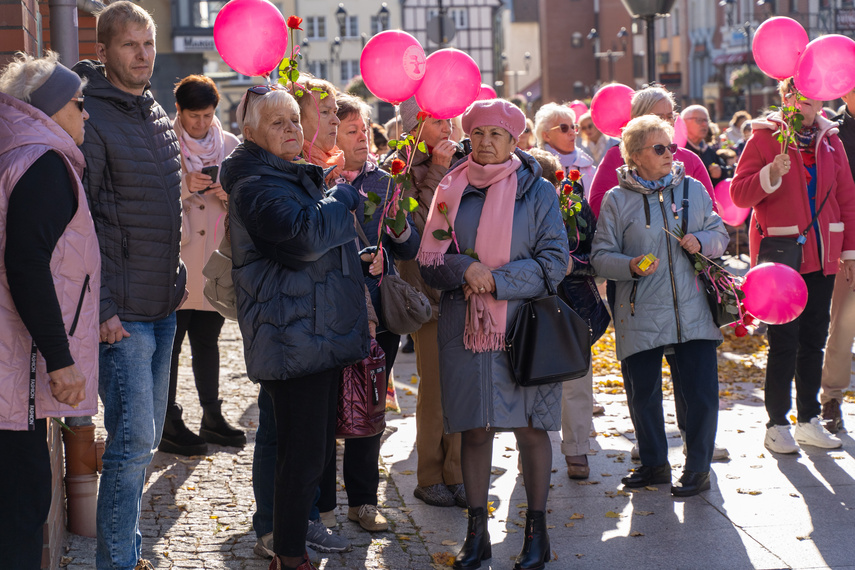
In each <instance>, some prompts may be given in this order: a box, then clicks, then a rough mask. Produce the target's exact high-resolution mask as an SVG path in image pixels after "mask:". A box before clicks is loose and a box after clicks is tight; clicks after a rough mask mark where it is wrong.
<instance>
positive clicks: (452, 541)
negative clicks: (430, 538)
mask: <svg viewBox="0 0 855 570" xmlns="http://www.w3.org/2000/svg"><path fill="white" fill-rule="evenodd" d="M441 544H442V545H443V546H454V545H455V544H457V541H456V540H443V541H442V543H441Z"/></svg>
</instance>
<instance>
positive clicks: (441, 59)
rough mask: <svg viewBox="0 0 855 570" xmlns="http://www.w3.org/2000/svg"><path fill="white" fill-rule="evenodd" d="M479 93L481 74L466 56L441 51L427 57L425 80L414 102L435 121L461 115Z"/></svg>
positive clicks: (464, 54)
mask: <svg viewBox="0 0 855 570" xmlns="http://www.w3.org/2000/svg"><path fill="white" fill-rule="evenodd" d="M480 92H481V71H480V70H479V69H478V64H477V63H475V60H474V59H472V58H471V57H469V55H468V54H466V53H464V52H462V51H460V50H457V49H454V48H448V49H441V50H439V51H435V52H433V53H432V54H430V55H429V56H428V58H427V71H426V72H425V79H424V81H423V82H422V84H421V85H420V86H419V88H418V89H417V90H416V103H418V104H419V108H420V109H421V110H422V111H427V112H428V113H430V114H431V116H432V117H434V118H435V119H451V118H452V117H456V116H458V115H461V114H463V111H465V110H466V108H467V107H469V105H471V104H472V103H473V102H474V101H475V98H476V97H478V93H480Z"/></svg>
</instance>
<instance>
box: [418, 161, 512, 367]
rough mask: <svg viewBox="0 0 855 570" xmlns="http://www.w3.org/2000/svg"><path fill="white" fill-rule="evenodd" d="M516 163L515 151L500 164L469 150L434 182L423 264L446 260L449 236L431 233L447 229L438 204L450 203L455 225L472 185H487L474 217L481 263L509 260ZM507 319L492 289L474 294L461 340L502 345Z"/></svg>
mask: <svg viewBox="0 0 855 570" xmlns="http://www.w3.org/2000/svg"><path fill="white" fill-rule="evenodd" d="M520 166H522V162H521V161H520V159H519V158H517V157H516V156H515V155H512V156H511V158H510V160H507V161H505V162H503V163H502V164H487V165H480V164H477V163H476V162H474V161H473V160H472V155H469V159H468V160H467V161H466V162H465V163H464V164H463V165H461V166H460V167H458V168H456V169H455V170H453V171H452V172H451V173H449V174H448V175H446V177H445V178H443V180H442V182H440V183H439V186H437V189H436V192H435V193H434V196H433V202H431V205H430V212H429V213H428V217H427V222H426V223H425V231H424V234H423V235H422V243H421V248H420V249H419V255H418V260H419V263H421V264H422V265H426V266H438V265H442V264H444V263H445V252H446V251H447V250H448V248H449V246H450V245H451V242H452V240H438V239H436V238H435V237H434V236H433V232H434V231H435V230H448V224H447V223H446V221H445V216H443V215H442V214H441V213H440V212H439V210H438V209H437V207H438V204H441V203H443V202H444V203H445V204H446V205H447V206H448V219H449V221H450V222H451V225H452V227H454V220H455V218H456V217H457V211H458V209H459V207H460V199H461V198H462V196H463V191H464V190H466V187H467V186H469V185H472V186H474V187H475V188H488V190H487V192H486V197H485V199H484V207H483V208H482V210H481V219H480V220H479V221H478V233H477V235H476V237H475V252H476V253H477V254H478V257H479V258H480V260H481V263H483V264H484V265H486V266H487V267H489V268H490V269H496V268H497V267H501V266H503V265H505V264H507V263H508V262H509V261H510V260H511V234H512V233H513V232H512V231H511V230H512V229H513V217H514V203H515V201H516V196H517V175H516V171H517V169H519V168H520ZM455 232H456V230H455ZM507 322H508V302H507V301H498V300H496V298H495V297H494V296H493V295H492V294H491V293H474V294H472V295H471V296H470V297H469V304H468V306H467V309H466V327H465V330H464V334H463V345H464V346H465V347H466V348H467V349H469V350H472V351H474V352H488V351H493V350H504V349H505V330H506V328H507Z"/></svg>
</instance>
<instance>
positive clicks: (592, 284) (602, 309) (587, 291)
mask: <svg viewBox="0 0 855 570" xmlns="http://www.w3.org/2000/svg"><path fill="white" fill-rule="evenodd" d="M558 296H559V297H561V300H562V301H564V302H565V303H567V305H569V306H570V308H571V309H573V310H574V311H576V314H577V315H579V316H580V317H582V318H583V319H584V320H585V321H586V322H587V323H588V327H590V329H591V344H593V343H595V342H597V341H598V340H600V337H601V336H603V334H605V332H606V329H607V328H609V323H610V322H611V321H612V317H611V315H609V310H608V309H607V308H606V304H605V303H603V299H602V297H600V292H599V291H598V290H597V282H596V281H595V280H594V278H593V277H591V276H585V277H574V276H573V275H568V276H567V277H565V278H564V280H563V281H562V282H561V283H560V284H559V285H558Z"/></svg>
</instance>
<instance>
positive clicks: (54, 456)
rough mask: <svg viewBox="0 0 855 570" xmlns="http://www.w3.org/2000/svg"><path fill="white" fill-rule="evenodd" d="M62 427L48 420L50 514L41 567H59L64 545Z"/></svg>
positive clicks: (46, 525) (46, 526) (46, 527)
mask: <svg viewBox="0 0 855 570" xmlns="http://www.w3.org/2000/svg"><path fill="white" fill-rule="evenodd" d="M61 432H62V429H61V428H60V426H59V425H58V424H57V423H56V422H54V421H48V436H47V438H48V450H49V451H50V463H51V466H50V467H51V500H50V514H48V520H47V523H46V524H45V542H44V550H42V568H43V569H51V568H59V561H60V558H61V556H62V553H63V552H64V550H63V547H64V546H65V484H64V481H63V477H64V476H65V463H64V461H63V457H64V456H63V447H62V433H61Z"/></svg>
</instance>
